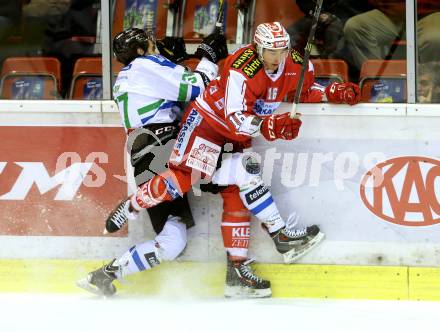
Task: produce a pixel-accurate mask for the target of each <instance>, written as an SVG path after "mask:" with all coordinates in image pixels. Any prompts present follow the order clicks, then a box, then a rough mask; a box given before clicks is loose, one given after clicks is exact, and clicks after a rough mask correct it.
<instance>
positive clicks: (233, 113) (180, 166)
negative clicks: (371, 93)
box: [109, 22, 360, 297]
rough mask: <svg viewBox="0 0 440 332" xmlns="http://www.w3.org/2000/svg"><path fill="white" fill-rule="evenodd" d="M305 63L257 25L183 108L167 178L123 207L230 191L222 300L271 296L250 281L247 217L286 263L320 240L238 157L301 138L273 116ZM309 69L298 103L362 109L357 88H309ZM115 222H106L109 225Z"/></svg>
mask: <svg viewBox="0 0 440 332" xmlns="http://www.w3.org/2000/svg"><path fill="white" fill-rule="evenodd" d="M302 62H303V60H302V57H301V55H300V54H299V53H298V52H296V51H294V50H291V49H290V40H289V35H288V34H287V32H286V30H285V29H284V27H283V26H282V25H281V24H280V23H278V22H272V23H264V24H260V25H259V26H258V27H257V30H256V32H255V35H254V43H253V44H250V45H247V46H245V47H242V48H240V49H238V50H237V51H235V52H234V53H233V54H232V55H230V56H229V57H228V58H227V59H226V62H225V65H224V70H223V72H222V73H221V76H220V77H218V78H217V79H215V80H213V81H211V83H210V84H209V85H208V86H207V87H206V89H205V91H204V93H203V95H202V96H199V97H198V98H197V99H196V100H195V101H194V102H192V103H191V104H190V105H189V106H188V108H187V110H186V112H185V115H184V118H183V121H182V124H181V129H180V132H179V134H178V137H177V141H176V144H175V146H174V150H173V153H172V155H171V157H170V162H169V170H168V171H167V172H164V173H162V174H160V175H157V176H154V177H153V178H152V179H151V180H150V181H148V182H146V183H145V184H143V185H141V186H140V187H139V188H138V191H137V193H135V194H134V195H133V196H131V197H130V198H129V203H130V204H126V209H125V211H126V215H127V216H126V217H127V218H129V217H130V215H132V214H136V212H137V211H139V210H141V209H145V208H150V207H153V206H155V205H157V204H159V203H161V202H163V201H169V200H173V199H175V198H176V197H178V196H182V195H183V194H184V193H186V192H188V191H189V190H190V188H191V186H192V185H193V184H195V183H196V182H198V181H199V180H200V179H209V180H212V182H213V183H215V184H218V185H228V187H227V189H225V190H223V191H222V192H221V195H222V197H223V200H224V212H223V215H222V225H221V229H222V236H223V241H224V245H225V248H226V250H227V257H228V269H227V276H226V286H225V295H226V296H234V297H235V296H253V297H264V296H270V294H271V290H270V283H269V282H268V281H266V280H262V279H261V278H259V277H257V276H256V275H255V274H253V272H252V270H251V269H250V266H249V263H250V262H249V261H248V260H247V249H248V244H249V238H250V214H249V211H250V212H251V213H252V214H253V215H254V216H255V217H257V218H258V219H259V220H261V222H262V224H263V226H264V228H265V229H266V230H267V231H268V233H269V234H270V236H271V237H272V239H273V241H274V243H275V247H276V249H277V250H278V251H279V252H280V253H281V254H283V256H284V260H285V262H292V261H294V260H295V259H297V258H299V257H300V256H302V255H303V254H304V253H306V252H308V251H309V250H310V249H311V248H313V247H314V246H315V245H316V244H317V243H318V242H319V241H320V240H322V238H323V234H322V233H321V232H320V230H319V227H318V226H316V225H312V226H310V227H305V228H303V229H295V228H294V227H293V226H292V224H290V223H289V222H287V223H286V222H285V221H284V219H283V218H282V217H281V215H280V213H279V211H278V209H277V207H276V205H275V203H274V201H273V198H272V195H271V193H270V191H269V189H268V188H267V187H266V186H265V185H264V183H263V181H262V178H261V174H260V166H259V164H258V162H257V161H256V159H255V158H253V157H252V156H251V155H249V154H247V153H243V148H247V147H250V145H251V141H252V138H254V137H258V136H263V137H264V138H265V139H267V140H269V141H273V140H276V139H281V140H292V139H294V138H296V137H297V136H298V133H299V129H300V127H301V120H299V119H291V118H290V117H289V114H288V113H284V114H275V113H274V112H275V110H276V109H277V108H278V106H279V105H280V103H281V101H282V100H283V99H284V98H285V97H286V96H287V95H288V94H289V93H292V92H294V91H295V89H296V88H297V83H298V80H299V76H300V71H301V66H302V64H303V63H302ZM307 66H308V71H307V73H306V76H305V80H304V87H303V94H302V96H301V101H302V102H320V101H321V100H322V99H323V97H324V96H325V97H326V98H327V100H328V101H330V102H334V103H347V104H350V105H353V104H356V103H357V102H359V99H360V93H359V88H358V87H357V85H355V84H352V83H332V84H331V85H329V86H328V87H327V88H326V89H324V88H323V87H321V86H319V85H317V84H315V83H314V76H313V66H312V65H311V64H310V63H309V64H307ZM227 143H231V144H232V145H233V147H234V151H233V152H234V153H230V154H228V156H227V157H226V158H223V160H222V162H221V166H220V167H219V168H218V167H217V164H218V161H219V157H220V155H221V153H222V151H223V147H224V146H225V144H227ZM118 217H120V213H119V216H118ZM112 218H113V216H112V215H110V217H109V220H110V221H111V220H112Z"/></svg>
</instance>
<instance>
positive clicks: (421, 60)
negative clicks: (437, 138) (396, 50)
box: [416, 0, 440, 103]
mask: <svg viewBox="0 0 440 332" xmlns="http://www.w3.org/2000/svg"><path fill="white" fill-rule="evenodd" d="M416 24H417V30H416V31H417V39H416V46H417V53H418V62H417V80H416V91H417V102H418V103H440V51H439V50H440V1H438V0H418V1H417V23H416Z"/></svg>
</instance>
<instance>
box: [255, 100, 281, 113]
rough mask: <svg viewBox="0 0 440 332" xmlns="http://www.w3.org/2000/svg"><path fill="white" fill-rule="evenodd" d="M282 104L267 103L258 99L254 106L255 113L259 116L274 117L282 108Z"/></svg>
mask: <svg viewBox="0 0 440 332" xmlns="http://www.w3.org/2000/svg"><path fill="white" fill-rule="evenodd" d="M280 104H281V102H279V101H277V102H272V103H270V102H265V101H264V100H263V99H257V101H256V102H255V104H254V108H253V111H254V113H255V114H257V115H263V116H264V115H272V114H273V113H274V112H275V110H276V109H277V108H278V107H279V106H280Z"/></svg>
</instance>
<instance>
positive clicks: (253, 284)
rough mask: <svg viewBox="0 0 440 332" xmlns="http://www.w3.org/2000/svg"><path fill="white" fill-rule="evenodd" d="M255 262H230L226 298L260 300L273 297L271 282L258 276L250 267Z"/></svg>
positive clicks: (227, 273) (227, 272) (251, 260)
mask: <svg viewBox="0 0 440 332" xmlns="http://www.w3.org/2000/svg"><path fill="white" fill-rule="evenodd" d="M253 261H254V260H253V259H249V260H247V261H245V262H243V261H241V262H240V261H237V262H234V261H230V260H229V259H228V267H227V271H226V284H225V297H228V298H260V297H271V296H272V290H271V288H270V281H268V280H264V279H261V278H259V277H258V276H256V275H255V274H254V273H253V272H252V269H251V267H250V266H249V265H250V264H251V263H252V262H253Z"/></svg>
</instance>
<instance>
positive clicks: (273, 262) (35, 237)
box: [0, 101, 440, 300]
mask: <svg viewBox="0 0 440 332" xmlns="http://www.w3.org/2000/svg"><path fill="white" fill-rule="evenodd" d="M3 104H6V105H7V107H4V105H3ZM282 108H283V110H284V111H287V110H288V109H289V105H287V104H285V105H283V106H282ZM301 112H302V113H303V114H304V115H303V117H302V120H303V126H302V128H301V133H300V136H299V138H298V139H296V140H295V141H293V142H282V141H277V142H272V143H268V142H265V141H264V140H262V139H256V140H255V144H254V152H255V153H257V155H258V156H259V157H260V159H261V163H262V170H263V179H264V180H265V182H266V183H267V184H269V185H271V191H272V194H273V197H274V199H275V201H276V202H277V204H278V207H279V209H280V211H281V213H282V215H283V216H285V217H287V216H288V215H289V214H290V213H291V212H292V209H295V210H296V211H297V212H299V214H300V215H301V223H302V224H305V225H308V224H312V223H317V224H319V225H320V227H321V229H322V231H323V232H324V233H325V234H326V238H325V240H324V241H323V243H322V244H320V245H319V247H317V248H316V249H314V250H313V251H312V252H310V253H309V254H307V255H306V256H304V257H303V258H302V259H301V260H300V261H299V262H298V263H299V264H298V265H289V266H288V265H283V264H281V263H282V257H281V255H279V254H278V253H277V252H276V251H275V250H274V247H273V243H272V241H271V239H270V238H269V237H268V236H267V234H266V233H265V232H263V231H262V230H261V227H260V226H259V224H258V222H253V223H252V225H251V234H252V237H251V241H250V256H252V257H255V258H256V259H257V262H261V264H260V265H258V268H259V271H260V272H261V274H262V275H263V276H266V277H267V278H269V279H270V280H271V281H272V284H273V292H274V296H275V297H320V298H325V297H328V298H366V299H369V298H372V299H414V300H417V299H425V300H439V299H440V295H439V294H440V290H439V285H438V280H440V275H439V273H440V272H439V270H438V269H437V268H436V266H440V166H439V164H440V149H439V146H440V131H439V130H438V128H440V110H439V109H438V108H437V106H435V105H428V106H425V105H423V106H422V105H406V104H390V105H371V104H363V105H358V106H356V107H352V108H348V107H345V106H338V105H337V106H333V105H332V106H330V105H324V104H322V105H307V106H303V105H301ZM119 122H120V120H119V115H118V113H117V111H116V109H115V105H114V103H112V102H103V103H100V102H91V103H77V102H55V103H44V102H43V103H36V102H27V101H23V102H19V103H16V102H7V101H5V102H3V101H2V102H1V103H0V124H2V127H1V128H0V135H3V136H2V137H1V138H2V139H1V140H0V152H1V154H0V204H1V207H2V208H1V209H0V218H1V219H0V220H2V223H0V261H1V263H2V264H1V265H2V266H1V267H0V281H1V284H0V291H4V292H14V291H17V292H21V291H32V292H46V291H48V292H77V291H78V290H77V289H76V288H75V286H74V283H73V281H74V280H75V279H77V277H80V276H82V275H84V274H85V273H86V272H87V271H89V270H93V269H95V268H96V267H97V266H99V265H101V264H102V263H104V262H106V261H108V260H109V259H111V258H112V257H115V256H118V255H120V254H121V253H123V252H124V251H126V250H127V248H129V247H130V246H132V245H133V244H136V243H140V242H143V241H145V239H150V238H152V234H153V233H152V229H151V225H150V223H149V220H148V217H147V216H145V215H142V216H141V218H140V219H141V220H140V221H139V220H138V221H136V222H131V223H129V228H128V230H127V229H124V230H123V231H122V232H118V233H116V234H114V235H112V236H102V233H101V232H102V228H103V225H104V220H105V218H106V216H107V214H108V212H109V211H111V209H112V208H113V207H114V205H115V204H116V202H118V201H119V200H120V199H121V198H122V197H124V196H125V195H126V193H127V190H128V187H129V186H128V185H127V182H126V179H125V176H124V173H125V168H126V167H127V166H126V161H125V160H124V157H125V151H124V144H125V141H124V133H123V130H122V129H121V127H120V125H119ZM49 138H50V139H49ZM10 142H14V144H10ZM75 158H76V159H75ZM74 163H76V164H77V165H76V166H75V165H73V164H74ZM35 170H38V171H39V172H40V173H38V174H39V175H38V176H37V175H35V174H36V173H32V171H35ZM100 170H102V171H103V172H100ZM376 170H379V171H380V172H379V173H376V172H375V171H376ZM102 174H105V175H106V177H105V179H106V181H104V183H102V185H99V186H94V185H95V184H97V183H98V182H99V180H100V179H101V175H102ZM378 174H379V175H383V176H384V179H385V181H384V182H383V185H382V184H381V183H379V185H378V187H375V186H374V185H375V182H374V179H375V178H374V177H375V176H376V175H378ZM43 180H44V181H43ZM130 181H132V179H130V178H129V181H128V182H129V183H130ZM23 184H24V185H23ZM372 184H373V186H372ZM20 188H21V189H22V190H21V191H20V190H19V189H20ZM23 188H24V189H23ZM377 188H379V189H377ZM198 195H199V192H198V191H197V188H195V190H194V191H193V192H191V194H190V201H191V208H192V212H193V215H194V217H195V220H196V226H195V227H193V228H191V229H190V230H189V231H188V246H187V248H186V250H185V253H184V254H183V255H182V256H181V258H180V259H181V260H182V261H181V262H180V263H173V264H164V266H161V268H160V269H157V270H155V271H150V272H148V273H144V274H140V275H138V276H133V277H132V278H128V280H129V281H130V280H132V281H133V282H129V283H127V284H124V285H123V286H122V287H121V293H124V292H126V293H130V294H131V293H136V292H141V293H143V294H158V289H160V290H161V291H164V290H165V289H166V288H170V289H171V290H175V289H176V290H179V289H189V292H188V293H190V294H196V295H199V294H200V296H202V295H203V294H205V292H206V294H209V295H210V296H211V295H212V296H221V295H222V292H223V281H224V257H225V253H224V249H223V243H222V239H221V233H220V217H219V216H220V215H221V212H222V207H221V201H220V199H219V197H218V196H215V195H211V194H203V195H202V196H201V197H199V196H198ZM17 216H18V217H17ZM97 260H99V261H97ZM207 262H211V263H207ZM72 276H74V278H72ZM171 276H172V277H173V280H174V281H175V284H176V286H175V287H176V288H173V287H174V286H170V285H171V284H172V282H169V283H163V282H162V281H163V280H166V279H167V278H170V277H171ZM181 278H182V279H181ZM199 279H202V280H203V285H204V286H203V287H202V288H200V287H198V286H197V281H198V280H199ZM48 281H50V282H48ZM187 284H188V285H187ZM164 285H165V286H164ZM199 288H200V291H199ZM185 294H186V293H185Z"/></svg>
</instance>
